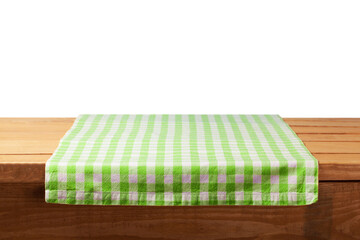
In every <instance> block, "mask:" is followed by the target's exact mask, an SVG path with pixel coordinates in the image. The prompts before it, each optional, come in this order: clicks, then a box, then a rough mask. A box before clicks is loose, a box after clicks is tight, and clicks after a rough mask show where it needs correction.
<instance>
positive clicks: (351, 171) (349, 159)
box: [314, 154, 360, 181]
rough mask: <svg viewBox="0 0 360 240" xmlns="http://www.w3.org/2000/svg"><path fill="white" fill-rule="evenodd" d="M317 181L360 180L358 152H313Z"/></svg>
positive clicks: (359, 156) (359, 157) (359, 155)
mask: <svg viewBox="0 0 360 240" xmlns="http://www.w3.org/2000/svg"><path fill="white" fill-rule="evenodd" d="M314 157H315V158H316V159H317V160H318V161H319V181H354V180H360V154H314Z"/></svg>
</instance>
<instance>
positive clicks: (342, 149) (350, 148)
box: [305, 142, 360, 154]
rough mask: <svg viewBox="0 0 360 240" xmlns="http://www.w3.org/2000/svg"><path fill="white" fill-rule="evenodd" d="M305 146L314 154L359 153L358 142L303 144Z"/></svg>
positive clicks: (359, 144)
mask: <svg viewBox="0 0 360 240" xmlns="http://www.w3.org/2000/svg"><path fill="white" fill-rule="evenodd" d="M305 146H306V147H307V148H308V149H309V151H310V152H311V153H313V154H315V153H360V142H305Z"/></svg>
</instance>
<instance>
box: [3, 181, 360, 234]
mask: <svg viewBox="0 0 360 240" xmlns="http://www.w3.org/2000/svg"><path fill="white" fill-rule="evenodd" d="M319 191H320V197H319V201H318V202H317V203H315V204H313V205H309V206H298V207H286V206H285V207H274V206H270V207H261V206H195V207H194V206H193V207H186V206H184V207H172V206H170V207H169V206H166V207H150V206H147V207H142V206H72V205H60V204H46V203H45V202H44V185H43V184H41V183H28V184H21V183H18V184H16V183H11V184H5V183H3V184H0V193H1V195H0V214H1V215H0V216H1V217H0V239H38V240H41V239H133V240H134V239H139V240H140V239H142V240H143V239H185V240H187V239H199V240H201V239H204V240H216V239H218V240H220V239H221V240H225V239H319V240H322V239H344V240H347V239H360V227H359V226H360V182H322V183H320V189H319Z"/></svg>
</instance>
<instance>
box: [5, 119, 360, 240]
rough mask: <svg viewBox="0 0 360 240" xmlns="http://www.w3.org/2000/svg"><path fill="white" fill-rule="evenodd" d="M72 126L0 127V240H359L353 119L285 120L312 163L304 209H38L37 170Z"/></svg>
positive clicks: (40, 183)
mask: <svg viewBox="0 0 360 240" xmlns="http://www.w3.org/2000/svg"><path fill="white" fill-rule="evenodd" d="M73 121H74V119H73V118H2V119H0V239H24V238H26V239H63V238H67V239H88V238H95V239H96V238H103V237H107V238H109V239H112V238H114V239H119V238H120V239H209V240H210V239H242V238H243V239H253V238H258V239H289V238H292V239H360V119H359V118H358V119H354V118H352V119H350V118H348V119H347V118H342V119H340V118H336V119H335V118H331V119H329V118H322V119H315V118H312V119H310V118H287V119H285V121H286V122H287V123H288V124H289V125H290V126H291V127H292V129H293V130H294V131H295V132H296V133H297V134H298V136H299V137H300V138H301V139H302V140H303V142H304V143H305V145H306V146H307V147H308V149H309V150H310V151H311V153H312V154H313V155H314V156H315V157H316V158H317V159H318V161H319V166H320V170H319V179H320V185H319V192H320V193H319V201H318V203H316V204H313V205H310V206H299V207H262V206H182V207H172V206H166V207H156V206H151V207H150V206H148V207H144V206H71V205H57V204H46V203H45V202H44V171H45V162H46V160H47V159H48V158H49V157H50V155H51V154H52V153H53V152H54V150H55V148H56V147H57V145H58V143H59V140H60V139H61V137H62V136H63V135H64V134H65V132H66V131H67V130H68V129H69V128H70V127H71V126H72V124H73Z"/></svg>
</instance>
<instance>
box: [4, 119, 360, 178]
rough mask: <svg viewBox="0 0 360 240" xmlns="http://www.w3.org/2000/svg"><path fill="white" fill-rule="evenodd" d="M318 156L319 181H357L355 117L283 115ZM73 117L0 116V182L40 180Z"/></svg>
mask: <svg viewBox="0 0 360 240" xmlns="http://www.w3.org/2000/svg"><path fill="white" fill-rule="evenodd" d="M284 120H285V122H287V123H288V124H289V125H290V127H291V128H292V129H293V130H294V131H295V132H296V133H297V134H298V136H299V137H300V139H302V140H303V142H304V144H305V145H306V147H307V148H308V149H309V150H310V152H311V153H312V154H313V155H314V156H315V157H316V158H317V159H318V161H319V166H320V171H319V178H320V181H328V180H360V171H359V169H360V157H359V156H360V127H359V126H360V119H359V118H339V119H336V118H324V119H322V118H285V119H284ZM73 122H74V118H0V182H23V181H27V182H43V181H44V174H43V169H44V163H45V162H46V160H47V159H48V158H49V157H50V155H51V154H52V153H53V152H54V150H55V149H56V147H57V145H58V144H59V141H60V139H61V138H62V137H63V136H64V134H65V133H66V131H67V130H68V129H69V128H70V127H71V126H72V124H73ZM20 163H21V164H20Z"/></svg>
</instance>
